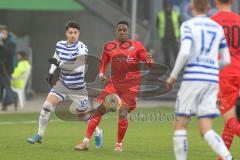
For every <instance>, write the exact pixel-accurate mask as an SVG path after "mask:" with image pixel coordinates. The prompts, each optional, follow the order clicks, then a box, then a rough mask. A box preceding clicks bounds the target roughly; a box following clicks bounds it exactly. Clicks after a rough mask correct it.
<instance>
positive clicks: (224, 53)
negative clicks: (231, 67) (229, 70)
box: [218, 35, 231, 69]
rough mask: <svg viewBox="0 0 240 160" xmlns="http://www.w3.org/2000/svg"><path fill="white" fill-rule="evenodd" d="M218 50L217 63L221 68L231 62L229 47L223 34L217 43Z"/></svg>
mask: <svg viewBox="0 0 240 160" xmlns="http://www.w3.org/2000/svg"><path fill="white" fill-rule="evenodd" d="M219 52H220V56H221V59H220V61H219V62H218V63H219V68H220V69H222V68H224V67H225V66H226V65H228V64H230V62H231V58H230V53H229V49H228V46H227V41H226V39H225V37H224V35H223V38H222V40H221V42H220V45H219Z"/></svg>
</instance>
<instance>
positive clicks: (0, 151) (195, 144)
mask: <svg viewBox="0 0 240 160" xmlns="http://www.w3.org/2000/svg"><path fill="white" fill-rule="evenodd" d="M190 1H191V0H172V3H173V5H174V9H175V10H177V11H179V13H180V16H181V21H184V20H186V19H188V18H190V17H191V14H190V8H189V5H190ZM162 2H163V0H40V1H37V0H0V24H3V25H6V26H7V27H8V29H9V31H11V32H12V33H14V34H15V35H16V37H17V50H24V51H26V52H27V54H28V55H29V60H30V62H31V63H32V73H31V78H30V81H29V84H28V89H27V90H28V92H29V93H28V94H29V95H28V96H27V98H28V101H27V103H26V105H25V107H24V108H22V109H20V110H18V112H24V113H21V114H20V113H12V112H13V107H11V106H10V107H9V109H8V111H7V112H2V111H0V159H2V160H5V159H20V160H21V159H25V160H26V159H31V160H32V159H59V160H60V159H77V158H78V159H104V160H105V159H106V160H107V159H113V158H114V159H124V160H125V159H126V158H127V159H134V160H135V159H148V160H154V159H162V160H165V159H173V158H174V155H173V152H172V141H171V137H172V129H171V122H170V121H168V122H166V123H158V122H159V121H154V122H153V121H150V122H149V121H148V122H145V121H144V122H141V123H140V122H138V121H137V122H135V121H133V122H131V124H130V125H131V127H132V128H131V127H130V130H129V132H128V135H127V140H126V142H127V144H126V152H125V153H124V154H122V155H116V154H114V153H112V152H113V151H112V150H113V145H114V140H113V137H114V136H115V135H116V133H115V132H114V133H112V131H111V130H112V129H113V130H116V128H114V124H113V123H115V124H116V115H113V114H111V115H109V116H107V117H106V119H110V120H111V121H106V122H103V124H102V126H103V128H104V129H106V134H105V141H106V144H105V149H103V151H102V152H101V151H97V150H95V149H94V147H93V152H89V153H84V155H82V153H75V152H74V151H73V148H72V147H73V146H74V144H75V143H77V140H78V139H79V132H80V130H81V132H83V131H84V129H85V125H84V124H81V125H80V126H79V124H78V123H77V122H67V123H62V121H59V120H58V119H57V118H56V117H54V118H53V120H54V121H53V123H52V124H51V123H50V126H49V127H48V129H47V136H46V139H45V141H46V144H43V145H42V146H39V145H38V146H29V145H28V144H25V139H26V138H27V136H29V135H31V134H32V133H34V132H35V131H36V127H37V119H38V115H39V114H38V113H36V112H39V111H40V108H41V106H42V103H43V101H44V98H45V96H46V94H47V92H48V90H49V88H48V86H47V83H46V80H45V77H46V75H47V73H48V70H49V65H48V64H47V59H48V58H50V57H52V55H53V53H54V49H55V44H56V42H57V41H59V40H62V39H64V38H65V35H64V26H65V24H66V22H68V21H69V20H75V21H77V22H78V23H79V24H80V27H81V35H80V40H81V41H83V42H84V43H85V44H86V45H87V46H88V49H89V54H92V55H96V56H99V57H100V55H101V51H102V46H103V44H104V43H105V42H106V41H109V40H112V39H114V38H115V35H114V29H115V24H116V22H117V21H119V20H127V21H128V22H130V24H131V25H132V32H131V37H134V38H135V39H138V40H140V41H141V42H142V43H143V44H144V45H145V46H146V47H148V48H150V49H151V50H152V52H153V54H154V57H155V58H156V62H158V63H161V64H165V58H166V57H165V55H164V52H163V51H162V45H161V44H162V42H161V41H160V39H159V37H158V28H157V27H156V26H157V24H156V23H157V21H156V19H157V15H158V12H159V11H161V10H163V6H162ZM211 4H212V8H211V10H210V11H209V15H211V14H213V13H214V12H215V11H216V10H215V9H214V0H211ZM233 10H234V11H236V12H238V13H239V12H240V0H234V5H233ZM172 61H174V59H172ZM168 67H169V68H171V67H172V66H171V65H170V66H168ZM177 89H178V86H176V89H175V90H174V91H173V92H171V93H168V94H166V95H163V96H160V97H158V98H157V99H154V100H150V101H149V100H147V101H144V100H141V101H140V102H139V104H140V106H142V107H143V108H142V109H140V110H139V111H137V112H140V113H142V114H143V115H144V114H145V113H149V112H151V113H152V112H153V113H154V112H161V113H165V112H166V113H171V112H172V111H173V110H172V108H173V106H174V100H175V96H176V92H177ZM147 107H150V108H151V109H149V110H148V109H146V108H147ZM160 107H162V108H163V109H162V110H161V108H160ZM169 107H170V108H169ZM72 123H73V124H72ZM222 125H223V122H222V120H221V119H218V120H217V122H216V125H215V127H216V130H217V131H219V133H220V131H221V129H222ZM109 126H111V127H109ZM133 126H134V127H133ZM79 128H80V129H79ZM107 128H108V129H107ZM190 130H191V131H190V132H192V133H190V145H192V146H191V148H190V155H189V159H191V160H200V159H201V160H208V159H209V160H210V159H214V158H215V155H214V154H212V153H211V152H210V149H209V148H208V147H207V146H206V145H205V144H204V143H203V142H202V141H201V140H200V138H199V135H198V132H197V128H196V126H195V125H194V124H191V126H190ZM139 133H140V135H139ZM158 133H159V134H158ZM112 134H113V135H114V136H112ZM81 136H83V133H81ZM195 137H198V138H195ZM149 139H150V140H149ZM127 146H128V147H127ZM239 146H240V141H239V140H237V141H235V142H234V145H233V147H232V152H233V155H234V156H235V158H236V159H240V154H239V150H238V148H239ZM64 153H65V154H64ZM52 154H53V156H52ZM203 155H204V156H205V157H204V158H203V157H202V156H203ZM51 156H52V157H51ZM99 157H102V158H99Z"/></svg>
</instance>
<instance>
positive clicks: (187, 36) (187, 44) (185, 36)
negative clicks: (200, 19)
mask: <svg viewBox="0 0 240 160" xmlns="http://www.w3.org/2000/svg"><path fill="white" fill-rule="evenodd" d="M192 41H193V38H192V30H191V28H190V27H189V26H187V25H186V24H185V23H183V24H182V26H181V46H180V51H179V53H178V56H177V60H176V62H175V65H174V68H173V70H172V72H171V74H170V77H174V78H176V79H177V77H178V75H179V73H180V72H181V70H182V68H183V67H184V65H185V64H186V62H187V59H188V57H189V55H190V53H191V47H192Z"/></svg>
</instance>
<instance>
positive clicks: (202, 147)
mask: <svg viewBox="0 0 240 160" xmlns="http://www.w3.org/2000/svg"><path fill="white" fill-rule="evenodd" d="M172 112H173V110H172V109H169V108H151V109H138V110H136V111H135V112H133V113H132V117H131V120H130V121H129V128H128V131H127V134H126V136H125V141H124V146H123V149H124V150H123V152H122V153H115V152H114V151H113V149H114V145H115V142H116V136H117V113H111V114H107V116H105V118H104V119H103V121H102V123H101V128H103V129H104V147H103V148H101V149H98V150H97V149H95V143H94V140H93V139H92V140H91V144H90V150H89V151H87V152H86V151H83V152H76V151H74V150H73V147H74V145H75V144H77V143H78V142H79V140H80V138H82V137H83V136H84V133H85V128H86V124H85V123H83V122H66V121H61V120H59V119H58V118H57V117H56V116H54V115H52V117H51V120H52V122H50V123H49V125H48V128H47V130H46V135H45V137H44V141H43V143H42V144H35V145H31V144H28V143H27V142H26V138H28V137H29V136H32V135H33V134H34V133H35V132H36V130H37V120H38V116H39V113H22V114H15V113H14V114H1V115H0V129H1V130H0V160H16V159H17V160H33V159H34V160H35V159H38V160H53V159H57V160H66V159H67V160H76V159H78V160H83V159H84V160H98V159H101V160H112V159H114V160H126V159H129V160H166V159H169V160H173V159H174V153H173V149H172V148H173V147H172ZM154 114H155V117H153V116H152V117H151V116H150V115H154ZM166 115H167V116H166ZM150 117H151V118H150ZM166 117H168V120H167V118H166ZM129 119H130V117H129ZM147 120H148V121H147ZM195 121H196V119H194V118H193V119H192V122H191V123H190V125H189V132H188V139H189V155H188V159H190V160H213V159H215V154H214V153H213V152H212V151H211V149H210V148H209V147H208V146H207V144H206V143H205V142H204V141H203V140H202V139H201V137H200V136H199V133H198V130H197V126H196V123H194V122H195ZM222 127H223V122H222V119H221V118H218V119H217V120H216V121H215V123H214V129H215V130H216V131H217V132H218V133H220V132H221V130H222ZM239 146H240V140H239V139H238V138H237V137H235V139H234V143H233V145H232V148H231V152H232V154H233V155H234V157H235V159H240V154H239V150H238V149H239Z"/></svg>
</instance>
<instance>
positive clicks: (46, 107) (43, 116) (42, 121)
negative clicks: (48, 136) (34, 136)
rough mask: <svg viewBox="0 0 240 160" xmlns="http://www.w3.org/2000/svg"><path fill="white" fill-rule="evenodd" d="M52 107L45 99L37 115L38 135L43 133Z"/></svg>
mask: <svg viewBox="0 0 240 160" xmlns="http://www.w3.org/2000/svg"><path fill="white" fill-rule="evenodd" d="M52 109H53V105H52V104H51V103H49V102H48V101H45V102H44V104H43V108H42V110H41V112H40V116H39V126H38V134H39V135H40V136H43V135H44V132H45V129H46V127H47V124H48V121H49V118H50V115H51V111H52Z"/></svg>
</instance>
